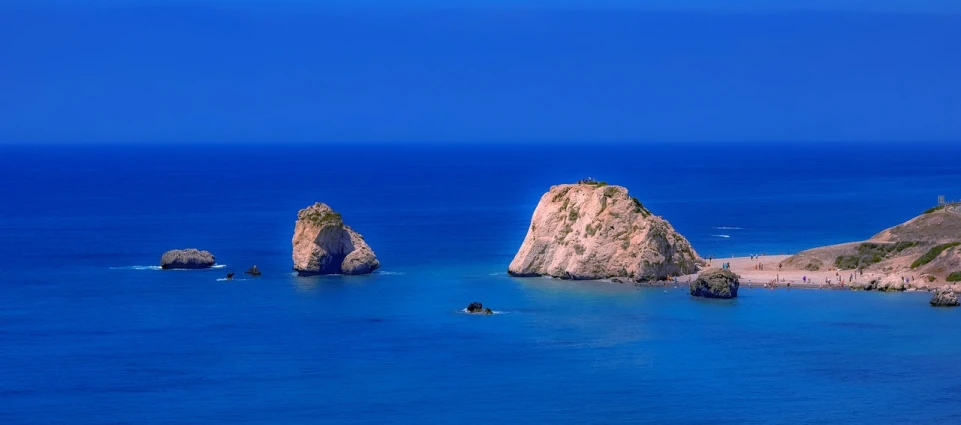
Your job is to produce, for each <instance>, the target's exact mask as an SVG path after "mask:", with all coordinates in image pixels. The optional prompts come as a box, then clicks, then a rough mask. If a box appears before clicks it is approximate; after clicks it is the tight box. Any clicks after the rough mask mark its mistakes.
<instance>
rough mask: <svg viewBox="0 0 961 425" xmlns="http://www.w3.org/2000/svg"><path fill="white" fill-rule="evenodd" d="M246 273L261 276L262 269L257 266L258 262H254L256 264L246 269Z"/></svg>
mask: <svg viewBox="0 0 961 425" xmlns="http://www.w3.org/2000/svg"><path fill="white" fill-rule="evenodd" d="M244 274H249V275H251V276H260V269H258V268H257V265H256V264H254V266H253V267H251V268H249V269H247V271H245V272H244Z"/></svg>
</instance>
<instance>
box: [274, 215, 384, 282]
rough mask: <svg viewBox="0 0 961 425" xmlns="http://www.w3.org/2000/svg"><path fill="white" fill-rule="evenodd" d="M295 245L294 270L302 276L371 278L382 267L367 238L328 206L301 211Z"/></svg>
mask: <svg viewBox="0 0 961 425" xmlns="http://www.w3.org/2000/svg"><path fill="white" fill-rule="evenodd" d="M292 244H293V255H292V257H293V261H294V270H296V271H297V273H298V274H300V275H302V276H303V275H317V274H349V275H357V274H368V273H371V272H373V271H374V270H376V269H377V268H379V267H380V261H378V260H377V256H376V255H374V251H373V250H371V249H370V247H369V246H368V245H367V242H365V241H364V238H363V236H361V235H360V234H359V233H357V232H355V231H354V230H353V229H351V228H350V227H349V226H347V225H346V224H344V220H343V218H342V217H341V216H340V214H338V213H337V212H335V211H334V210H333V209H332V208H330V207H329V206H327V204H323V203H319V202H318V203H316V204H314V205H312V206H310V207H307V208H304V209H302V210H300V212H299V213H298V214H297V223H296V225H295V226H294V237H293V240H292Z"/></svg>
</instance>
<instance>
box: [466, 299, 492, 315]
mask: <svg viewBox="0 0 961 425" xmlns="http://www.w3.org/2000/svg"><path fill="white" fill-rule="evenodd" d="M464 310H466V311H467V312H468V313H472V314H494V311H493V310H491V309H489V308H484V304H481V303H479V302H477V301H474V302H472V303H470V305H468V306H467V308H466V309H464Z"/></svg>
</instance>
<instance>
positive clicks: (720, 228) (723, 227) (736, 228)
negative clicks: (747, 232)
mask: <svg viewBox="0 0 961 425" xmlns="http://www.w3.org/2000/svg"><path fill="white" fill-rule="evenodd" d="M714 229H717V230H744V228H743V227H732V226H718V227H714Z"/></svg>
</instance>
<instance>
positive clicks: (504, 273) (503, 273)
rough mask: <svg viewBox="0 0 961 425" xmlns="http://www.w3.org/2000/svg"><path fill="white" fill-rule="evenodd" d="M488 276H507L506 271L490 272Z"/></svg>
mask: <svg viewBox="0 0 961 425" xmlns="http://www.w3.org/2000/svg"><path fill="white" fill-rule="evenodd" d="M490 276H507V272H497V273H491V274H490Z"/></svg>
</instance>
